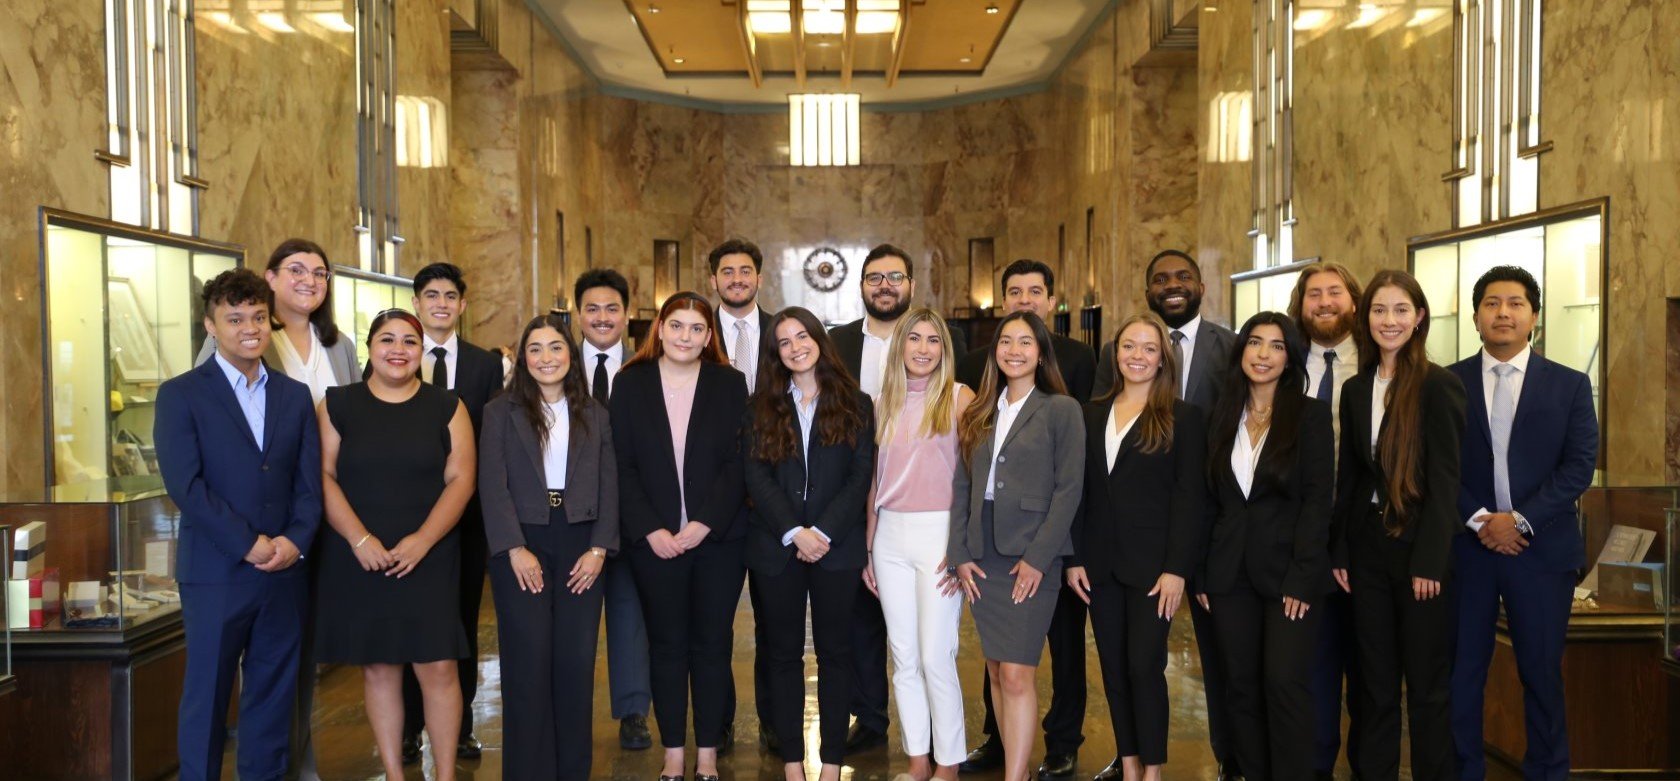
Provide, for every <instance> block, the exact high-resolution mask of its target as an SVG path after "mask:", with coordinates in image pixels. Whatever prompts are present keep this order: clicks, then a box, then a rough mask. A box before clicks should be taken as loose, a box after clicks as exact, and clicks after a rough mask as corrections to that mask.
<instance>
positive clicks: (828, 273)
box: [805, 247, 846, 293]
mask: <svg viewBox="0 0 1680 781" xmlns="http://www.w3.org/2000/svg"><path fill="white" fill-rule="evenodd" d="M844 281H846V259H845V258H843V257H841V256H840V251H839V250H837V249H834V248H833V247H819V248H817V249H814V250H811V254H809V255H806V256H805V284H807V285H810V286H811V287H813V288H816V289H817V290H819V291H822V292H824V293H828V292H830V291H832V290H834V289H835V288H837V287H840V283H841V282H844Z"/></svg>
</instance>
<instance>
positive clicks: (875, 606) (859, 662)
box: [851, 589, 888, 734]
mask: <svg viewBox="0 0 1680 781" xmlns="http://www.w3.org/2000/svg"><path fill="white" fill-rule="evenodd" d="M851 711H852V715H853V716H856V717H857V720H858V723H859V724H862V725H863V726H865V727H868V728H870V729H872V730H875V731H876V732H879V733H881V734H886V732H887V722H888V719H887V619H886V616H885V614H883V613H882V612H881V600H880V599H879V598H877V597H876V596H875V595H874V594H871V593H869V589H863V590H862V592H861V593H859V594H858V596H857V602H856V603H855V604H854V605H853V607H852V707H851Z"/></svg>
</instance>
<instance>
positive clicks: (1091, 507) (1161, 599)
mask: <svg viewBox="0 0 1680 781" xmlns="http://www.w3.org/2000/svg"><path fill="white" fill-rule="evenodd" d="M1171 344H1172V342H1171V341H1169V339H1168V330H1167V324H1166V323H1164V322H1162V321H1161V318H1160V317H1158V316H1156V315H1154V314H1152V313H1147V312H1146V313H1143V314H1137V315H1133V316H1131V317H1129V318H1126V320H1125V322H1122V323H1121V324H1120V328H1119V329H1118V330H1116V331H1115V337H1114V345H1115V356H1116V360H1115V362H1114V366H1115V369H1116V371H1115V376H1113V377H1108V378H1106V379H1107V380H1108V381H1109V382H1110V385H1109V387H1110V388H1111V390H1110V391H1109V392H1108V393H1107V394H1105V395H1103V396H1101V397H1098V398H1097V399H1096V400H1094V401H1092V402H1091V403H1090V404H1087V405H1085V499H1084V501H1083V502H1082V503H1081V505H1080V509H1079V514H1078V515H1077V516H1076V517H1075V518H1074V524H1073V557H1072V558H1071V559H1070V560H1069V566H1068V570H1067V583H1068V587H1069V588H1072V589H1073V591H1074V593H1075V594H1078V595H1079V598H1080V599H1083V600H1085V602H1086V603H1087V604H1089V605H1090V606H1091V630H1092V633H1093V634H1095V635H1096V640H1097V658H1098V661H1099V662H1100V663H1101V665H1102V676H1103V689H1104V692H1105V693H1106V694H1107V696H1108V710H1109V716H1110V718H1111V720H1112V721H1113V726H1114V745H1115V749H1116V754H1117V755H1118V756H1119V757H1120V770H1121V775H1122V777H1123V778H1124V779H1125V781H1139V780H1140V779H1142V780H1143V781H1159V779H1160V778H1161V766H1162V765H1165V764H1166V761H1167V717H1168V709H1167V676H1166V668H1167V630H1168V629H1170V628H1171V627H1172V617H1173V614H1174V613H1176V612H1178V607H1179V605H1180V604H1181V603H1182V602H1183V600H1184V587H1185V581H1186V580H1188V579H1189V578H1190V576H1191V575H1192V574H1193V573H1194V572H1195V571H1196V569H1197V567H1198V566H1199V565H1200V563H1201V561H1202V559H1203V558H1204V557H1205V555H1206V549H1207V515H1206V507H1207V481H1206V480H1205V479H1204V477H1203V470H1204V464H1205V463H1206V461H1207V424H1206V423H1205V422H1204V421H1203V418H1202V413H1201V410H1199V409H1197V408H1196V407H1195V406H1194V405H1192V404H1188V403H1186V402H1183V401H1180V400H1178V392H1177V389H1178V377H1179V370H1178V361H1177V360H1176V359H1174V357H1173V351H1172V349H1171V347H1170V346H1171Z"/></svg>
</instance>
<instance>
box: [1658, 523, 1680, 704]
mask: <svg viewBox="0 0 1680 781" xmlns="http://www.w3.org/2000/svg"><path fill="white" fill-rule="evenodd" d="M1664 536H1665V537H1666V538H1667V539H1666V542H1667V543H1668V544H1667V545H1664V546H1663V549H1664V550H1665V551H1667V553H1666V554H1665V555H1664V557H1663V572H1662V575H1661V578H1660V580H1661V581H1662V591H1661V593H1662V594H1663V644H1662V661H1663V667H1664V668H1665V669H1666V670H1668V672H1669V673H1671V674H1673V675H1675V676H1680V578H1676V577H1675V573H1680V508H1675V507H1671V508H1669V510H1668V529H1667V531H1666V533H1665V535H1664Z"/></svg>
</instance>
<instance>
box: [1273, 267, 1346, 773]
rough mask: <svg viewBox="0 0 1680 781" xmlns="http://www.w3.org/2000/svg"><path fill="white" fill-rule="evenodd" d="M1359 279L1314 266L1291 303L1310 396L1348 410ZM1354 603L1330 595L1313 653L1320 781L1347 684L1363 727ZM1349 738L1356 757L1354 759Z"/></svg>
mask: <svg viewBox="0 0 1680 781" xmlns="http://www.w3.org/2000/svg"><path fill="white" fill-rule="evenodd" d="M1360 292H1361V291H1360V287H1359V280H1358V279H1357V278H1356V277H1354V275H1353V272H1352V271H1349V270H1348V268H1347V267H1346V266H1343V265H1342V264H1340V263H1328V262H1323V263H1313V264H1310V265H1308V266H1307V267H1306V268H1303V269H1301V274H1300V276H1298V277H1296V279H1295V290H1294V292H1293V293H1291V294H1290V296H1289V318H1290V319H1291V320H1294V321H1295V324H1296V325H1298V326H1300V328H1301V333H1302V334H1305V335H1306V337H1307V339H1308V343H1307V388H1306V391H1307V395H1308V396H1312V397H1314V398H1316V399H1318V400H1320V401H1323V402H1324V403H1326V404H1329V405H1330V409H1333V410H1334V409H1341V403H1342V383H1343V382H1346V381H1347V379H1348V378H1349V377H1352V376H1353V375H1355V374H1357V373H1358V372H1359V342H1358V341H1357V340H1355V339H1354V338H1353V324H1354V322H1355V320H1357V319H1358V316H1359V296H1360ZM1331 427H1332V429H1333V430H1334V431H1335V436H1336V447H1337V452H1338V453H1340V452H1341V449H1340V448H1341V440H1342V421H1341V416H1340V415H1332V416H1331ZM1352 610H1353V603H1352V601H1351V600H1350V599H1349V597H1348V594H1347V592H1345V591H1342V590H1341V589H1340V588H1331V589H1330V590H1329V591H1327V592H1326V597H1325V608H1324V613H1323V614H1322V615H1323V616H1324V618H1323V619H1322V621H1323V623H1322V624H1321V625H1320V627H1319V632H1318V648H1317V649H1316V650H1315V651H1314V653H1313V666H1312V669H1313V681H1312V698H1313V704H1314V706H1315V709H1316V711H1317V720H1316V724H1315V725H1314V738H1313V740H1314V746H1315V749H1316V752H1317V753H1316V755H1315V756H1314V757H1313V770H1314V772H1315V773H1316V775H1317V778H1318V779H1321V780H1322V779H1327V778H1334V774H1335V769H1336V754H1337V753H1338V752H1339V751H1340V750H1341V746H1342V739H1341V738H1342V679H1343V676H1344V675H1345V676H1346V678H1347V682H1348V686H1347V695H1348V696H1347V709H1348V714H1349V716H1350V718H1351V719H1352V720H1353V721H1354V722H1355V723H1357V722H1358V721H1359V716H1358V703H1359V698H1358V697H1356V696H1354V694H1355V692H1356V691H1357V689H1355V688H1354V687H1355V686H1357V683H1355V674H1356V671H1355V669H1354V666H1353V665H1354V645H1353V643H1354V638H1353V613H1352ZM1357 734H1358V732H1357V727H1355V728H1353V729H1350V730H1349V731H1348V756H1349V757H1350V758H1351V757H1352V756H1353V754H1354V750H1355V749H1354V745H1353V736H1354V735H1357Z"/></svg>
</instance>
